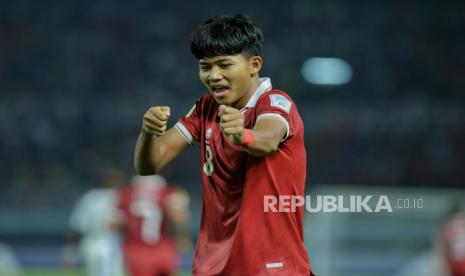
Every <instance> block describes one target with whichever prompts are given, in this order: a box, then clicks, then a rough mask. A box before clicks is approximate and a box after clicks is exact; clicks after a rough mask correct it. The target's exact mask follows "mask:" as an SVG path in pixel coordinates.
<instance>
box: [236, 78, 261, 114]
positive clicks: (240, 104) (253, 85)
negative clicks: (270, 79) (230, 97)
mask: <svg viewBox="0 0 465 276" xmlns="http://www.w3.org/2000/svg"><path fill="white" fill-rule="evenodd" d="M259 85H260V80H259V78H258V76H254V77H253V78H252V79H250V82H249V85H248V86H247V88H246V92H245V93H244V96H242V97H241V98H240V99H239V100H238V101H237V102H235V103H234V104H233V107H234V108H237V109H242V108H244V107H245V105H246V104H247V102H248V101H249V99H250V98H251V97H252V95H253V94H254V93H255V90H257V88H258V86H259Z"/></svg>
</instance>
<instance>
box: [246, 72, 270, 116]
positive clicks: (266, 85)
mask: <svg viewBox="0 0 465 276" xmlns="http://www.w3.org/2000/svg"><path fill="white" fill-rule="evenodd" d="M259 80H260V85H259V86H258V87H257V89H256V90H255V92H254V93H253V95H252V97H250V99H249V101H248V102H247V104H246V105H245V107H244V108H242V109H241V111H243V110H245V109H246V108H252V107H255V105H256V104H257V101H258V98H260V96H261V95H263V93H265V92H266V91H268V90H270V89H271V80H270V78H260V79H259Z"/></svg>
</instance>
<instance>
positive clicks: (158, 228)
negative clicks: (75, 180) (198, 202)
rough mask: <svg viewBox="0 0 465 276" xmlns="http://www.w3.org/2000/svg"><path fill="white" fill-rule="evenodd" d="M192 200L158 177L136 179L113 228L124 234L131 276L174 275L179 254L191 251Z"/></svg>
mask: <svg viewBox="0 0 465 276" xmlns="http://www.w3.org/2000/svg"><path fill="white" fill-rule="evenodd" d="M188 206H189V197H188V195H187V193H186V192H184V191H183V190H181V189H178V188H174V187H171V186H168V185H167V183H166V181H165V179H164V178H163V177H161V176H158V175H150V176H135V177H134V178H133V179H132V181H131V185H130V186H127V187H125V188H124V189H123V190H122V191H121V193H120V197H119V201H118V215H117V216H116V218H115V221H114V224H113V226H114V227H115V228H119V229H120V230H121V233H122V234H123V251H124V256H125V261H126V265H127V270H128V272H129V273H130V275H131V276H161V275H174V274H175V273H176V271H177V270H178V268H179V265H180V254H179V253H180V251H185V250H188V249H190V248H191V241H190V238H189V235H188V227H187V225H188V218H189V211H188Z"/></svg>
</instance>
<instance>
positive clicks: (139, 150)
mask: <svg viewBox="0 0 465 276" xmlns="http://www.w3.org/2000/svg"><path fill="white" fill-rule="evenodd" d="M169 117H170V108H169V107H167V106H154V107H151V108H150V109H149V110H147V112H145V114H144V120H143V123H142V130H141V132H140V134H139V138H138V139H137V144H136V149H135V152H134V168H135V169H136V172H137V173H138V174H140V175H151V174H157V173H158V172H160V171H161V170H162V169H163V168H164V167H165V166H166V165H167V164H168V163H169V162H170V161H171V160H173V159H174V158H175V157H176V156H178V155H179V154H180V153H181V152H183V151H184V150H185V149H186V148H188V147H189V143H188V142H187V141H186V140H185V138H184V137H183V136H182V134H181V133H180V132H179V131H178V130H177V129H175V128H171V129H169V130H168V131H166V128H167V123H168V118H169Z"/></svg>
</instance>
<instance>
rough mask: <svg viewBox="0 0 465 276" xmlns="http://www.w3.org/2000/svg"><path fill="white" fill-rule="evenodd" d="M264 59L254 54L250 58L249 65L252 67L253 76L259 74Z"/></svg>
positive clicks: (251, 73)
mask: <svg viewBox="0 0 465 276" xmlns="http://www.w3.org/2000/svg"><path fill="white" fill-rule="evenodd" d="M262 63H263V60H262V58H261V57H260V56H252V57H250V58H249V67H250V75H251V77H253V76H254V75H255V74H257V73H258V72H259V71H260V69H262Z"/></svg>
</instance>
